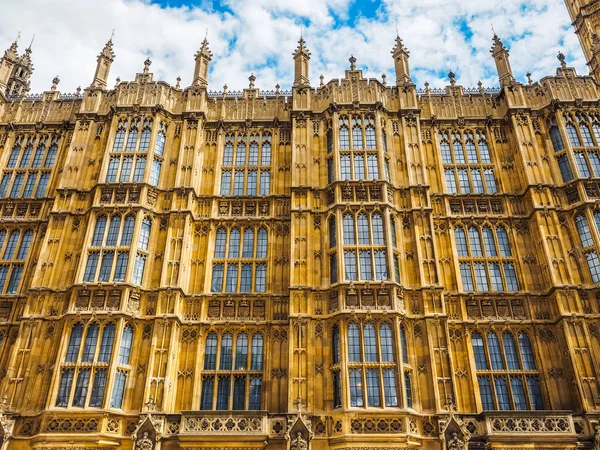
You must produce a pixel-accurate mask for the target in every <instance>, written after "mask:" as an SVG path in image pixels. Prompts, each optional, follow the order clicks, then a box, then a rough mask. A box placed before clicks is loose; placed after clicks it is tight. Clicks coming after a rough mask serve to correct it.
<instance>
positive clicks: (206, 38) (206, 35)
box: [204, 28, 208, 41]
mask: <svg viewBox="0 0 600 450" xmlns="http://www.w3.org/2000/svg"><path fill="white" fill-rule="evenodd" d="M204 40H205V41H206V40H208V28H207V29H206V31H205V33H204Z"/></svg>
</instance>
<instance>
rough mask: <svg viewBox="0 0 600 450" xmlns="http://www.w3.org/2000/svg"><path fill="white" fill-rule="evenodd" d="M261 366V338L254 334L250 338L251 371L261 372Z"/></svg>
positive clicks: (259, 335) (258, 334)
mask: <svg viewBox="0 0 600 450" xmlns="http://www.w3.org/2000/svg"><path fill="white" fill-rule="evenodd" d="M262 366H263V336H262V334H260V333H255V334H254V336H252V364H251V367H250V369H251V370H262Z"/></svg>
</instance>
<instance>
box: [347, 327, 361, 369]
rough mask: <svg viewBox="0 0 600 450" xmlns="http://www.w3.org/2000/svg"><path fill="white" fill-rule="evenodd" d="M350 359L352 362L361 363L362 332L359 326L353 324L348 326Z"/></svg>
mask: <svg viewBox="0 0 600 450" xmlns="http://www.w3.org/2000/svg"><path fill="white" fill-rule="evenodd" d="M348 359H349V360H350V361H351V362H361V361H362V357H361V354H360V331H359V329H358V325H356V324H355V323H351V324H350V325H348Z"/></svg>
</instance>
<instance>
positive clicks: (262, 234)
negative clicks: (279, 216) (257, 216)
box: [256, 228, 268, 258]
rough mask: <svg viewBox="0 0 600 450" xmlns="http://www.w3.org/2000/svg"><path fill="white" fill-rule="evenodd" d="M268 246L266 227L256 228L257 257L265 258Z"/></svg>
mask: <svg viewBox="0 0 600 450" xmlns="http://www.w3.org/2000/svg"><path fill="white" fill-rule="evenodd" d="M267 248H268V235H267V230H266V228H259V229H258V246H257V248H256V257H257V258H266V257H267Z"/></svg>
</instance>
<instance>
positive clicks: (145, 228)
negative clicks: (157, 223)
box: [83, 214, 151, 284]
mask: <svg viewBox="0 0 600 450" xmlns="http://www.w3.org/2000/svg"><path fill="white" fill-rule="evenodd" d="M134 228H135V216H134V215H133V214H127V215H121V214H113V215H111V216H109V215H105V214H100V215H98V216H97V217H96V223H95V225H94V231H93V234H92V239H91V243H90V245H89V247H88V254H87V261H86V265H85V270H84V273H83V281H84V282H96V281H97V282H111V281H125V276H126V274H127V266H128V264H129V254H130V250H131V244H132V240H133V231H134ZM150 229H151V222H150V220H149V219H147V218H145V219H144V220H143V222H142V227H141V230H140V236H139V240H138V243H137V252H136V257H135V265H134V271H133V280H132V281H133V282H134V283H136V284H141V281H142V278H143V274H144V269H145V265H146V258H147V256H148V243H149V236H150Z"/></svg>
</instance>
